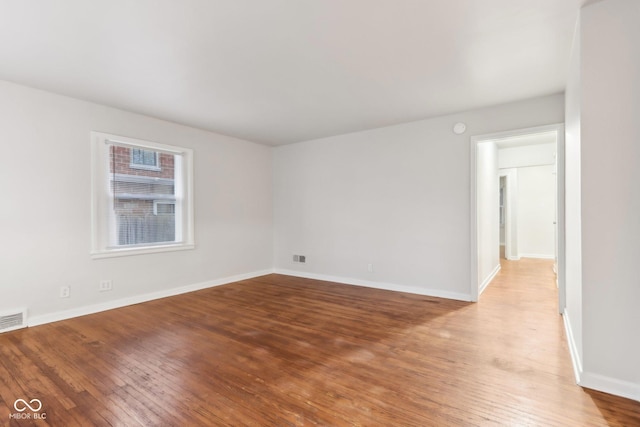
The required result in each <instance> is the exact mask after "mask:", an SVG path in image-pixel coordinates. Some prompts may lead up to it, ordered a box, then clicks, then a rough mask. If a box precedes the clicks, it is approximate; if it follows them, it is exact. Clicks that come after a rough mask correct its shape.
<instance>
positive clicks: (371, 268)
mask: <svg viewBox="0 0 640 427" xmlns="http://www.w3.org/2000/svg"><path fill="white" fill-rule="evenodd" d="M367 271H368V272H369V273H373V264H371V263H369V264H367Z"/></svg>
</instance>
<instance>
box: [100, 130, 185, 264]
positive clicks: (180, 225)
mask: <svg viewBox="0 0 640 427" xmlns="http://www.w3.org/2000/svg"><path fill="white" fill-rule="evenodd" d="M110 144H117V145H120V146H127V147H130V148H141V149H145V150H153V151H157V152H163V153H167V154H172V155H178V156H179V157H176V159H180V161H176V164H175V174H176V178H178V177H179V178H180V179H176V180H175V204H176V241H174V242H166V243H153V244H146V245H136V246H129V247H127V246H114V245H113V244H112V242H111V241H110V233H109V230H110V229H112V228H113V227H115V218H114V216H113V215H110V214H109V209H112V206H113V196H112V194H111V188H110V177H109V176H110V172H109V145H110ZM91 173H92V179H91V190H92V194H91V256H92V258H94V259H99V258H109V257H118V256H128V255H140V254H151V253H158V252H169V251H179V250H189V249H193V248H195V242H194V213H193V206H194V201H193V150H191V149H189V148H184V147H177V146H173V145H167V144H161V143H157V142H152V141H145V140H141V139H135V138H128V137H124V136H118V135H111V134H107V133H102V132H91Z"/></svg>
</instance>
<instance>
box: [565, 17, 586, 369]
mask: <svg viewBox="0 0 640 427" xmlns="http://www.w3.org/2000/svg"><path fill="white" fill-rule="evenodd" d="M580 39H581V37H580V20H579V19H578V22H577V23H576V29H575V33H574V39H573V46H572V48H571V59H570V68H569V73H568V74H569V75H568V79H567V89H566V92H565V97H566V100H565V108H566V113H565V115H566V117H565V242H566V244H565V255H566V269H565V283H566V285H565V287H566V307H565V310H564V321H565V324H566V325H567V338H568V341H569V348H570V349H571V353H572V357H573V359H574V367H575V369H576V371H578V372H577V376H579V375H580V372H579V371H582V360H583V352H582V225H581V222H582V214H581V204H582V202H581V191H582V190H581V189H582V184H581V179H580V101H581V100H580V91H581V88H580V84H581V82H580V73H581V71H580V64H581V62H580V50H581V42H580Z"/></svg>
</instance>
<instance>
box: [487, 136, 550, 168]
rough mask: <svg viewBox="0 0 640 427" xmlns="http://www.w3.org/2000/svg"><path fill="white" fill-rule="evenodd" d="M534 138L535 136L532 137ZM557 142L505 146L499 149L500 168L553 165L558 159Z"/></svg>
mask: <svg viewBox="0 0 640 427" xmlns="http://www.w3.org/2000/svg"><path fill="white" fill-rule="evenodd" d="M531 139H533V137H531ZM555 153H556V144H555V143H550V144H533V145H523V146H520V147H504V148H502V147H501V148H499V150H498V167H499V168H500V169H508V168H520V167H528V166H542V165H553V164H554V163H555V161H556V159H555Z"/></svg>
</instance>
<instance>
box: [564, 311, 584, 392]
mask: <svg viewBox="0 0 640 427" xmlns="http://www.w3.org/2000/svg"><path fill="white" fill-rule="evenodd" d="M562 320H563V321H564V330H565V333H566V335H567V344H568V345H569V354H570V355H571V363H572V364H573V374H574V375H575V377H576V384H580V381H581V378H582V360H581V359H580V353H579V352H578V346H577V345H576V340H575V338H574V336H573V330H572V329H571V320H570V319H569V312H568V311H567V309H566V308H565V309H564V312H563V313H562Z"/></svg>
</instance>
